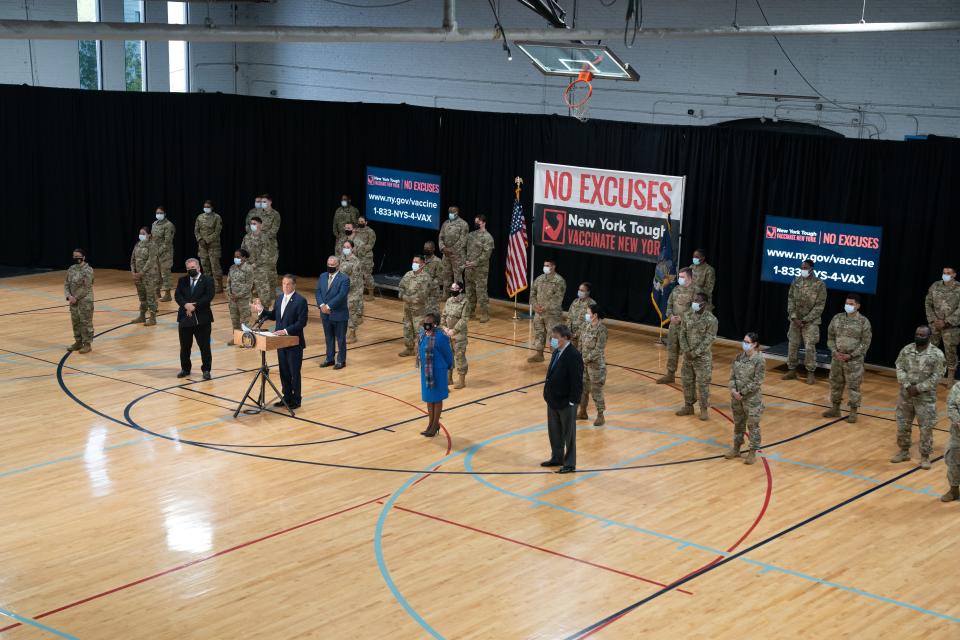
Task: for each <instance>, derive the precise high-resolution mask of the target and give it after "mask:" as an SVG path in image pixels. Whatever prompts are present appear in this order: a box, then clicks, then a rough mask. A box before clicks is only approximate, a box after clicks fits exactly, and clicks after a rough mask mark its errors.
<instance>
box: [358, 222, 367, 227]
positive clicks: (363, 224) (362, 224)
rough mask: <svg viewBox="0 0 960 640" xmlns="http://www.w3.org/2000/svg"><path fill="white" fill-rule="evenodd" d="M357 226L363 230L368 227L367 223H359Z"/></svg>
mask: <svg viewBox="0 0 960 640" xmlns="http://www.w3.org/2000/svg"><path fill="white" fill-rule="evenodd" d="M357 226H358V227H360V228H361V229H363V228H364V227H366V226H367V225H366V223H365V222H358V223H357Z"/></svg>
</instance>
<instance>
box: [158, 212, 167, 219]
mask: <svg viewBox="0 0 960 640" xmlns="http://www.w3.org/2000/svg"><path fill="white" fill-rule="evenodd" d="M166 217H167V214H165V213H158V214H157V220H163V219H164V218H166Z"/></svg>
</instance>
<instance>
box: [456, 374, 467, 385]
mask: <svg viewBox="0 0 960 640" xmlns="http://www.w3.org/2000/svg"><path fill="white" fill-rule="evenodd" d="M465 386H467V374H465V373H458V374H457V384H455V385H453V388H454V389H463V388H464V387H465Z"/></svg>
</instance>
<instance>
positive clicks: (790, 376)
mask: <svg viewBox="0 0 960 640" xmlns="http://www.w3.org/2000/svg"><path fill="white" fill-rule="evenodd" d="M780 379H781V380H796V379H797V370H796V369H790V370H789V371H787V372H786V373H785V374H783V375H782V376H781V377H780Z"/></svg>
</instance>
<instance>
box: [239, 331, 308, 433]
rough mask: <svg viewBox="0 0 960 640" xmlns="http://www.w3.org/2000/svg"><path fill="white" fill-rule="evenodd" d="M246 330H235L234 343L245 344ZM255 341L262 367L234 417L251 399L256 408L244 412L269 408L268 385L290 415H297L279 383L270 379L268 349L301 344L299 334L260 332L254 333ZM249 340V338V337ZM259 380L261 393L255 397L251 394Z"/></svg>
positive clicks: (273, 349) (254, 346)
mask: <svg viewBox="0 0 960 640" xmlns="http://www.w3.org/2000/svg"><path fill="white" fill-rule="evenodd" d="M243 337H244V332H243V331H241V330H240V329H234V331H233V342H234V344H238V345H243V344H244V341H243ZM253 337H254V339H255V342H254V344H253V347H252V348H254V349H256V350H257V351H259V352H260V369H258V370H257V373H256V375H255V376H254V377H253V380H251V381H250V386H249V387H247V392H246V393H244V394H243V399H242V400H240V404H239V405H237V410H236V411H234V412H233V417H234V418H236V417H237V416H238V415H240V411H242V410H243V407H244V405H245V404H247V400H250V401H251V403H252V404H253V406H255V407H256V409H254V410H250V411H245V412H244V413H260V412H261V411H263V410H265V409H267V401H266V391H267V385H268V384H269V385H270V388H271V389H273V391H274V393H276V394H277V397H278V398H279V399H280V402H282V403H283V406H285V407H286V408H287V411H289V412H290V415H291V416H293V415H295V414H294V413H293V409H291V408H290V407H289V406H288V405H287V401H286V400H284V399H283V394H282V393H281V392H280V390H279V389H277V385H275V384H273V380H271V379H270V367H269V366H268V365H267V351H276V350H277V349H283V348H284V347H294V346H296V345H298V344H300V337H299V336H262V335H259V334H253ZM248 340H249V338H248ZM257 381H259V382H260V393H259V394H258V395H257V397H256V398H255V397H254V396H253V395H251V391H253V388H254V386H256V384H257Z"/></svg>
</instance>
